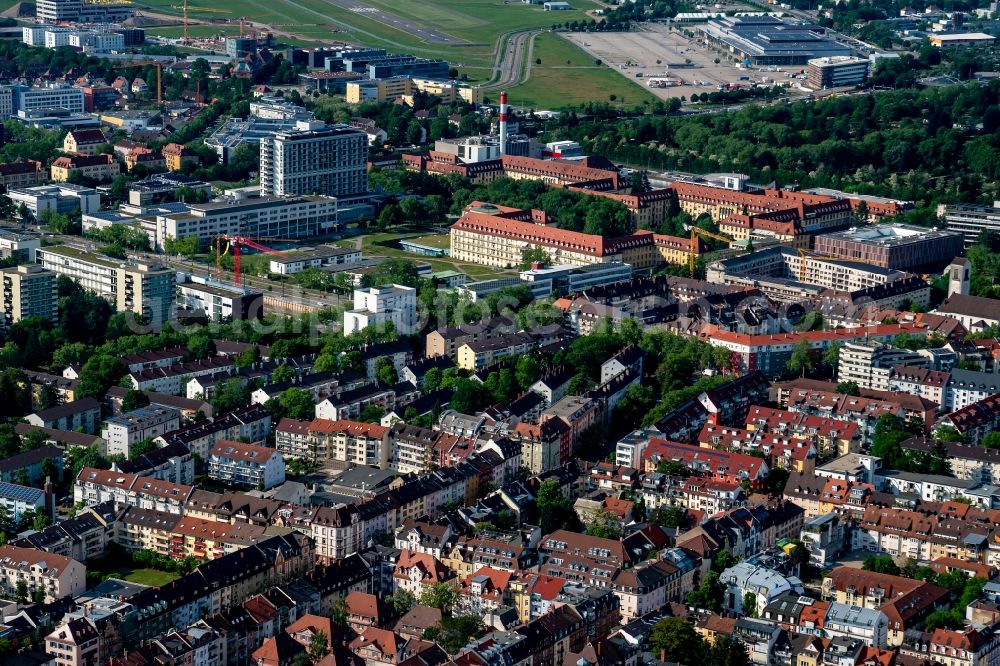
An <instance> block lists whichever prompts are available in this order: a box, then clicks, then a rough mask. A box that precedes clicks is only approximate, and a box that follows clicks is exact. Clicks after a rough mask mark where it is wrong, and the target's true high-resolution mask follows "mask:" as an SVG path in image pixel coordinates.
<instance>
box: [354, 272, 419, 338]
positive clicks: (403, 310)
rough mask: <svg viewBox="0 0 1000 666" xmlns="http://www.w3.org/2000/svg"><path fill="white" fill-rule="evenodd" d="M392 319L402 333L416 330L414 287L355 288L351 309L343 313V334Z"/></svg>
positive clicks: (407, 333) (383, 323) (410, 332)
mask: <svg viewBox="0 0 1000 666" xmlns="http://www.w3.org/2000/svg"><path fill="white" fill-rule="evenodd" d="M386 322H392V326H393V328H394V329H395V330H396V332H397V333H399V334H401V335H411V334H413V333H416V328H417V290H416V289H414V288H413V287H404V286H402V285H398V284H389V285H384V286H381V287H371V288H370V289H355V290H354V309H353V310H348V311H347V312H345V313H344V335H350V334H351V333H355V332H357V331H361V330H363V329H366V328H368V327H369V326H383V325H385V323H386Z"/></svg>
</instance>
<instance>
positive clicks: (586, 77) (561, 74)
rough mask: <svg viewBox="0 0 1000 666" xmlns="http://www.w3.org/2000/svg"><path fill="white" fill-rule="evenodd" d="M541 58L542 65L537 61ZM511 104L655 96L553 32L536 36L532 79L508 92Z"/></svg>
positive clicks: (551, 105)
mask: <svg viewBox="0 0 1000 666" xmlns="http://www.w3.org/2000/svg"><path fill="white" fill-rule="evenodd" d="M537 60H541V64H537V62H536V61H537ZM507 95H508V98H509V99H510V103H511V104H515V105H517V106H524V107H529V108H533V109H558V108H560V107H563V106H565V105H567V104H580V103H582V102H607V101H610V99H611V96H612V95H614V96H615V101H616V102H617V103H624V104H629V105H634V104H637V103H642V102H646V101H649V102H653V101H655V100H656V97H655V96H654V95H653V94H652V93H651V92H649V91H648V90H646V89H645V88H643V87H642V86H641V85H639V84H637V83H633V82H632V81H630V80H629V79H627V78H625V77H624V76H622V75H621V74H618V73H617V72H615V71H614V70H612V69H611V68H610V67H608V66H606V65H604V64H601V65H598V64H596V62H595V60H594V58H593V57H592V56H590V55H589V54H588V53H586V52H585V51H584V50H583V49H581V48H579V47H577V46H575V45H573V44H571V43H570V42H568V41H566V40H565V39H563V38H562V37H559V36H558V35H556V34H552V33H543V34H540V35H538V36H537V37H536V38H535V48H534V52H533V54H532V65H531V78H530V79H529V80H528V82H527V83H525V84H523V85H520V86H517V87H515V88H511V89H510V90H508V91H507Z"/></svg>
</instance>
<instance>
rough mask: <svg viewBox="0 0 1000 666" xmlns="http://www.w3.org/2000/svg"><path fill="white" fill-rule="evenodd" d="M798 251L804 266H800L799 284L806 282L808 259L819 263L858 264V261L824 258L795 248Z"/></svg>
mask: <svg viewBox="0 0 1000 666" xmlns="http://www.w3.org/2000/svg"><path fill="white" fill-rule="evenodd" d="M795 249H796V251H798V253H799V256H800V257H802V264H801V265H800V266H799V282H805V281H806V259H816V260H818V261H829V262H834V263H836V262H841V263H857V261H858V260H857V259H835V258H834V257H824V256H823V255H821V254H813V253H812V252H809V251H808V250H803V249H802V248H800V247H797V248H795Z"/></svg>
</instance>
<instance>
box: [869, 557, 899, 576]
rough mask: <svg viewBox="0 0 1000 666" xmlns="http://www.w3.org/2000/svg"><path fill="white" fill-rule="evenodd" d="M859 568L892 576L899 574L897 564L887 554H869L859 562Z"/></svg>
mask: <svg viewBox="0 0 1000 666" xmlns="http://www.w3.org/2000/svg"><path fill="white" fill-rule="evenodd" d="M861 568H862V569H864V570H865V571H874V572H876V573H884V574H890V575H892V576H898V575H899V566H898V565H897V564H896V562H895V561H894V560H893V559H892V558H891V557H890V556H888V555H869V556H868V557H866V558H865V560H864V562H863V563H862V564H861Z"/></svg>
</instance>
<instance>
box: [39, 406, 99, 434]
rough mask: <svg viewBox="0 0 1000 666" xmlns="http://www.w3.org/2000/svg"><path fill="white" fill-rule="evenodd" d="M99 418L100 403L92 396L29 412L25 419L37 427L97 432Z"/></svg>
mask: <svg viewBox="0 0 1000 666" xmlns="http://www.w3.org/2000/svg"><path fill="white" fill-rule="evenodd" d="M100 419H101V403H99V402H98V401H97V400H95V399H94V398H89V397H88V398H82V399H80V400H74V401H73V402H68V403H66V404H64V405H56V406H55V407H49V408H48V409H43V410H41V411H39V412H35V413H33V414H29V415H28V416H27V417H25V421H27V422H28V423H30V424H31V425H33V426H37V427H39V428H52V429H54V430H82V431H83V432H86V433H95V432H97V426H98V424H99V423H100Z"/></svg>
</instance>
